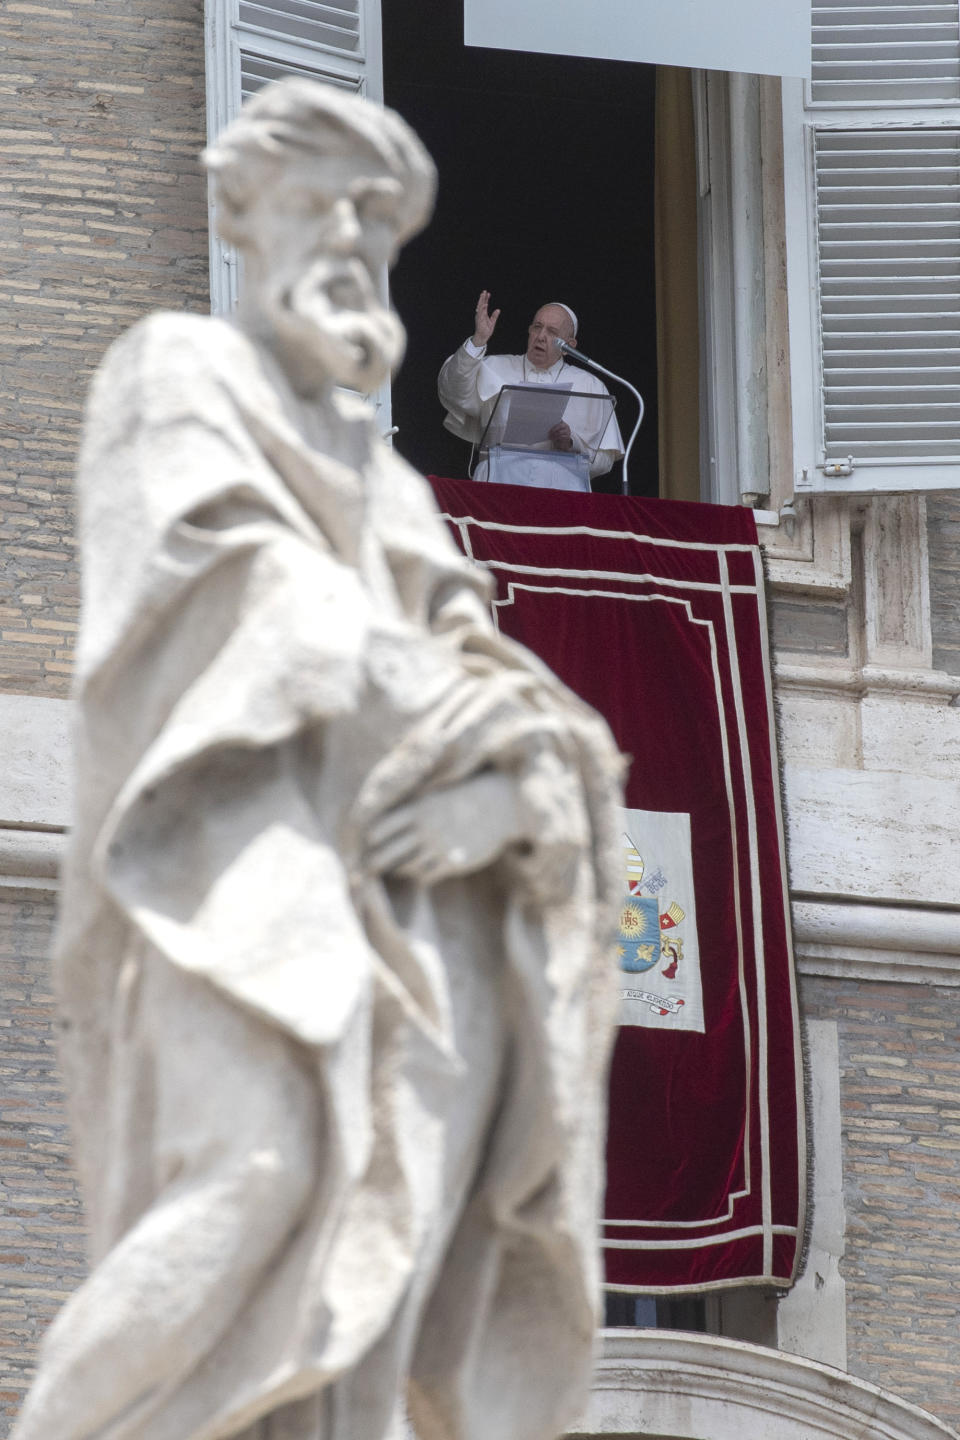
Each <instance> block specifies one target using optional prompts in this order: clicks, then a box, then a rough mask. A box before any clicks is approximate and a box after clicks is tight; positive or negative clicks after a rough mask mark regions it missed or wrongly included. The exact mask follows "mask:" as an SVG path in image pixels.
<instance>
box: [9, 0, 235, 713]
mask: <svg viewBox="0 0 960 1440" xmlns="http://www.w3.org/2000/svg"><path fill="white" fill-rule="evenodd" d="M204 126H205V121H204V90H203V21H202V4H201V0H69V3H67V0H35V3H33V0H4V3H3V4H2V5H0V690H7V691H13V692H19V693H33V694H37V695H59V694H63V693H64V691H65V690H66V688H67V686H68V683H69V672H70V654H71V646H72V643H73V635H74V632H75V628H76V612H77V601H78V594H77V575H76V564H75V558H74V546H73V511H72V500H71V476H72V473H73V466H74V455H75V451H76V445H77V439H78V433H79V426H80V418H81V411H82V405H83V397H84V393H85V390H86V387H87V383H88V380H89V377H90V375H91V373H92V372H93V370H94V368H95V367H96V365H97V364H98V362H99V360H100V358H101V356H102V354H103V352H104V350H105V348H106V347H107V345H108V344H109V343H110V341H111V340H112V339H114V337H115V336H116V335H118V334H119V333H120V331H121V330H123V329H125V328H126V327H127V326H128V325H130V324H131V323H132V322H133V321H134V320H137V319H138V318H139V317H140V316H141V315H144V314H145V313H147V312H148V311H149V310H152V309H155V308H157V307H167V308H172V309H181V308H185V309H191V310H204V309H206V308H207V306H208V292H207V227H206V200H205V186H204V182H203V179H202V176H201V174H200V170H199V167H198V165H197V158H196V157H197V152H198V150H199V149H200V147H201V146H202V144H203V141H204V138H205V131H204Z"/></svg>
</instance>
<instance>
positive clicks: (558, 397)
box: [497, 385, 573, 445]
mask: <svg viewBox="0 0 960 1440" xmlns="http://www.w3.org/2000/svg"><path fill="white" fill-rule="evenodd" d="M572 389H573V386H572V385H531V386H529V388H528V389H520V388H518V389H515V390H511V391H510V394H509V395H508V396H507V397H506V401H505V403H506V406H507V413H506V416H505V424H504V428H503V434H502V435H501V436H500V438H499V440H498V442H497V443H498V444H500V445H543V444H545V443H546V440H547V437H548V436H549V434H550V431H551V430H552V429H553V427H554V425H559V424H560V421H561V420H562V419H563V416H564V412H565V411H566V408H567V405H568V403H569V400H570V391H571V390H572Z"/></svg>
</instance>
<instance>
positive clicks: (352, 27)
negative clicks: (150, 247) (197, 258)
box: [206, 0, 383, 314]
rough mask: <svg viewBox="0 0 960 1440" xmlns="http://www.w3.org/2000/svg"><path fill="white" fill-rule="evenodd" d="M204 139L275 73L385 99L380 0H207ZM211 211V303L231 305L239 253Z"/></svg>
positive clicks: (219, 308)
mask: <svg viewBox="0 0 960 1440" xmlns="http://www.w3.org/2000/svg"><path fill="white" fill-rule="evenodd" d="M206 36H207V139H208V142H209V141H212V140H213V139H214V138H215V136H216V135H217V134H219V132H220V131H221V130H222V129H223V127H224V125H227V124H229V122H230V121H231V120H232V119H233V117H234V116H235V115H236V114H237V111H238V110H239V109H240V105H241V103H242V101H243V100H245V99H247V97H248V96H250V95H252V94H253V93H254V92H255V91H256V90H259V89H260V87H261V85H264V84H266V83H267V82H268V81H270V80H279V79H280V78H281V77H282V76H284V75H305V76H307V77H308V78H310V79H312V80H324V81H326V82H327V83H328V84H331V85H339V86H342V87H343V88H344V89H347V90H351V91H352V92H353V93H354V94H358V95H364V96H366V98H367V99H369V100H377V101H380V102H382V101H383V63H382V53H381V50H382V47H381V28H380V0H333V3H327V0H206ZM213 219H214V217H213V214H212V213H211V216H210V235H211V242H210V302H211V303H210V308H211V310H212V311H213V312H214V314H218V313H223V312H225V311H229V310H231V309H233V307H234V306H235V304H236V301H237V294H238V290H239V275H238V265H237V257H236V255H235V253H234V252H233V250H232V249H231V247H230V246H227V245H224V244H223V242H222V241H221V240H219V239H218V237H217V235H216V231H215V228H214V223H213Z"/></svg>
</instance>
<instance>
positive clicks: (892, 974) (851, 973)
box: [792, 897, 960, 986]
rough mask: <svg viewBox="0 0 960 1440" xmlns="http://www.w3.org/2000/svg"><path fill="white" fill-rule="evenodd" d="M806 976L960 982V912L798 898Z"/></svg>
mask: <svg viewBox="0 0 960 1440" xmlns="http://www.w3.org/2000/svg"><path fill="white" fill-rule="evenodd" d="M792 913H793V938H794V948H795V951H796V957H797V969H798V970H799V972H800V974H801V975H827V976H830V977H832V978H834V979H840V980H880V981H891V980H893V981H900V982H901V983H902V982H904V981H906V982H908V983H912V984H916V985H951V986H956V985H960V910H956V909H943V910H936V909H919V908H916V907H913V906H907V905H904V906H893V905H858V904H844V903H843V901H832V900H816V899H806V898H799V897H795V898H794V900H793V904H792Z"/></svg>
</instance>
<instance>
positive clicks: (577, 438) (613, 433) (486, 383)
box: [437, 340, 623, 489]
mask: <svg viewBox="0 0 960 1440" xmlns="http://www.w3.org/2000/svg"><path fill="white" fill-rule="evenodd" d="M504 385H553V386H569V387H570V388H571V389H572V390H575V391H588V392H589V394H590V395H595V396H596V397H597V399H596V400H592V399H580V398H577V399H574V400H571V401H570V403H569V405H568V406H567V409H566V412H565V414H564V419H565V420H566V422H567V424H568V425H569V426H570V433H571V436H572V439H573V446H574V452H575V453H578V454H580V455H585V456H587V457H588V461H589V471H590V478H591V479H594V478H595V477H596V476H598V475H606V473H607V471H608V470H609V469H610V468H611V466H612V465H613V464H614V462H615V461H616V460H619V459H620V458H621V457H622V455H623V440H622V438H621V435H620V428H619V426H618V425H617V421H616V417H615V416H614V415H613V414H611V413H610V407H609V405H607V404H605V403H604V400H605V399H606V398H607V397H609V391H608V390H607V387H606V386H605V385H604V383H603V381H602V380H600V379H598V377H597V376H596V375H592V374H591V373H590V372H589V371H588V370H582V369H581V368H580V367H579V366H575V365H568V364H567V363H566V361H564V360H563V359H561V360H558V361H557V363H556V364H555V365H551V367H550V369H549V370H538V369H536V367H535V366H533V365H531V364H530V362H529V361H528V360H527V358H526V356H525V355H487V353H486V349H485V348H484V349H480V348H479V347H478V346H476V345H474V343H473V341H472V340H466V341H465V342H464V344H463V345H461V346H460V349H459V350H456V351H454V353H453V354H452V355H451V356H450V357H449V358H448V359H447V360H445V361H444V364H443V368H442V369H441V371H440V377H439V380H438V382H437V389H438V392H439V395H440V403H441V404H442V405H443V408H444V409H445V410H446V412H447V415H446V418H445V420H444V422H443V423H444V425H445V427H446V429H448V430H450V431H451V432H452V433H453V434H454V435H458V436H459V437H460V439H461V440H467V441H469V442H470V443H471V444H477V443H478V442H479V441H480V439H481V437H482V435H483V432H484V430H485V429H486V427H487V424H488V422H489V420H490V417H491V415H492V414H493V409H494V406H495V405H496V403H497V397H498V395H499V394H500V391H501V389H502V388H503V386H504ZM560 454H561V452H559V451H558V452H556V457H555V458H559V457H560ZM548 463H549V461H548V460H547V459H546V458H545V457H542V456H541V457H538V464H539V465H540V466H541V467H542V466H544V465H546V464H548ZM557 468H558V470H560V473H559V474H558V476H557V477H556V483H557V488H562V489H567V488H570V487H569V485H568V484H567V483H565V482H566V477H567V474H568V472H567V471H566V470H565V469H561V467H560V466H559V465H558V466H557ZM474 478H475V479H478V480H483V479H486V478H487V476H486V469H485V464H484V462H481V465H479V466H478V467H477V470H476V473H475V477H474ZM549 483H551V484H553V483H554V482H552V481H551V482H549Z"/></svg>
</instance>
